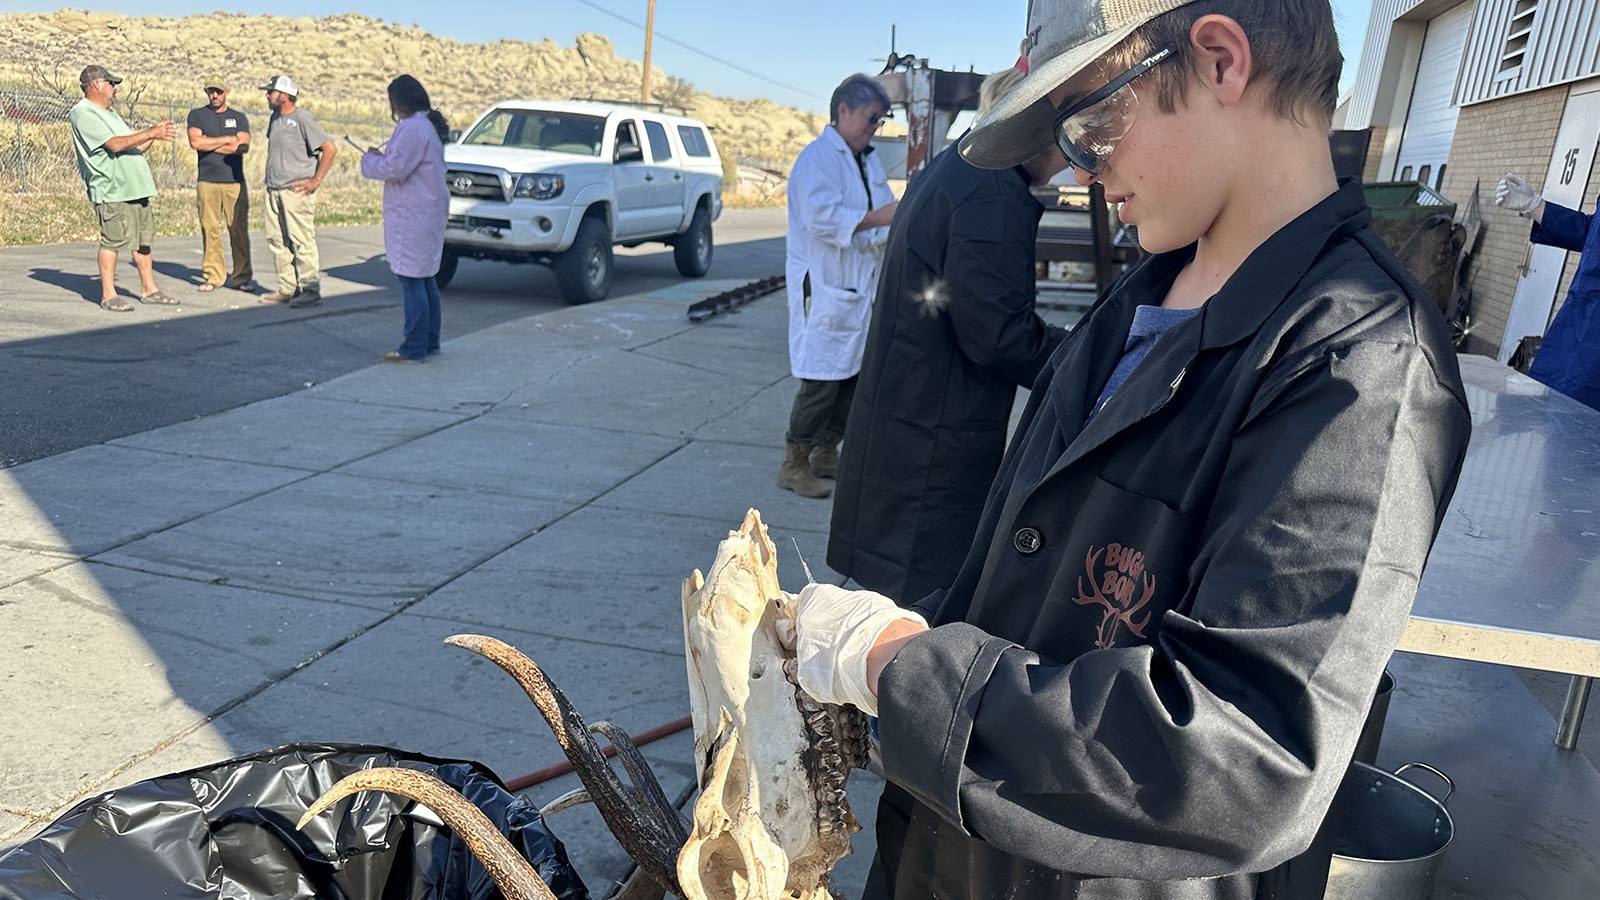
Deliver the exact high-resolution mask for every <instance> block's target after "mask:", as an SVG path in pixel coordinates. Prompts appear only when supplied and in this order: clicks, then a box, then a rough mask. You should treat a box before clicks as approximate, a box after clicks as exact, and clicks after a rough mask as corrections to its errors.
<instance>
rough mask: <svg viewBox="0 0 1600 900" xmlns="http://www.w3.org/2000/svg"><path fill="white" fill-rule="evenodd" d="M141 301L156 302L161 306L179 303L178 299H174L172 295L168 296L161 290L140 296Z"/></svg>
mask: <svg viewBox="0 0 1600 900" xmlns="http://www.w3.org/2000/svg"><path fill="white" fill-rule="evenodd" d="M139 302H140V303H155V304H157V305H160V306H177V305H178V301H176V300H174V299H172V298H171V297H168V296H167V295H166V294H163V293H162V292H160V291H156V292H155V293H154V294H145V295H144V296H143V297H140V298H139Z"/></svg>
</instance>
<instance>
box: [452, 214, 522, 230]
mask: <svg viewBox="0 0 1600 900" xmlns="http://www.w3.org/2000/svg"><path fill="white" fill-rule="evenodd" d="M445 227H446V228H464V229H466V230H468V231H477V230H479V229H482V228H496V229H499V230H501V231H510V230H511V220H510V219H490V218H485V217H483V216H460V215H452V216H449V217H448V218H446V220H445Z"/></svg>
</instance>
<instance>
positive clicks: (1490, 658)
mask: <svg viewBox="0 0 1600 900" xmlns="http://www.w3.org/2000/svg"><path fill="white" fill-rule="evenodd" d="M1460 359H1461V376H1462V380H1463V381H1464V382H1465V383H1466V388H1467V402H1468V405H1469V406H1470V407H1471V409H1472V443H1471V444H1470V445H1469V447H1468V449H1467V459H1466V463H1465V465H1464V466H1463V467H1462V470H1461V481H1460V483H1459V484H1458V485H1457V487H1456V494H1455V499H1454V500H1452V501H1451V503H1450V509H1449V510H1448V512H1447V513H1446V515H1445V521H1444V525H1443V527H1442V528H1441V529H1440V530H1439V538H1438V540H1437V541H1435V543H1434V545H1433V552H1432V553H1431V554H1429V556H1428V564H1427V567H1426V569H1425V570H1424V571H1423V574H1422V583H1421V584H1420V585H1419V586H1418V588H1417V600H1416V604H1415V606H1413V607H1412V610H1411V621H1410V622H1409V623H1408V624H1407V626H1406V630H1405V634H1404V635H1403V636H1402V637H1401V639H1400V649H1401V650H1409V651H1412V652H1415V653H1426V654H1431V655H1434V656H1448V657H1453V658H1455V659H1468V660H1477V661H1480V662H1489V663H1499V664H1502V665H1510V666H1519V667H1523V668H1529V669H1539V670H1542V671H1546V672H1564V673H1569V674H1571V675H1573V676H1574V677H1573V679H1572V684H1571V686H1570V687H1569V688H1568V690H1567V700H1566V706H1565V708H1564V709H1563V711H1562V716H1561V725H1560V728H1559V730H1558V731H1557V734H1556V744H1558V745H1559V746H1561V747H1563V748H1566V749H1569V750H1570V749H1572V748H1573V747H1574V746H1575V745H1576V744H1577V740H1578V729H1579V726H1580V724H1581V722H1582V720H1583V714H1584V708H1585V706H1586V705H1587V703H1588V696H1589V686H1590V679H1591V678H1594V677H1597V676H1600V412H1596V411H1595V410H1592V409H1590V408H1588V407H1587V406H1584V405H1583V404H1581V403H1578V402H1577V401H1576V400H1573V399H1571V398H1569V397H1566V396H1565V395H1562V394H1559V393H1557V392H1555V391H1552V390H1549V389H1548V388H1546V387H1545V386H1544V385H1542V384H1539V383H1538V382H1536V381H1534V380H1533V379H1531V378H1528V377H1527V376H1524V375H1522V374H1520V373H1518V372H1517V371H1515V370H1514V369H1511V368H1508V367H1506V366H1503V365H1500V364H1499V363H1496V362H1495V361H1494V360H1492V359H1490V358H1488V357H1483V356H1462V357H1461V358H1460Z"/></svg>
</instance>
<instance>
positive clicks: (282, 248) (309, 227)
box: [267, 188, 322, 294]
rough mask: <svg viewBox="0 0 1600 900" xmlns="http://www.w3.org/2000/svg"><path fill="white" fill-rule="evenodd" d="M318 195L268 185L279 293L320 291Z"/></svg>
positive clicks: (270, 241)
mask: <svg viewBox="0 0 1600 900" xmlns="http://www.w3.org/2000/svg"><path fill="white" fill-rule="evenodd" d="M316 219H317V195H316V194H314V193H312V194H296V193H295V192H294V191H291V190H289V189H288V188H284V189H282V190H279V189H277V188H267V246H268V247H271V248H272V258H273V260H274V261H275V262H276V263H277V266H278V293H280V294H295V293H299V292H300V291H320V290H321V289H322V272H321V271H320V269H319V268H318V262H319V261H318V259H317V223H316Z"/></svg>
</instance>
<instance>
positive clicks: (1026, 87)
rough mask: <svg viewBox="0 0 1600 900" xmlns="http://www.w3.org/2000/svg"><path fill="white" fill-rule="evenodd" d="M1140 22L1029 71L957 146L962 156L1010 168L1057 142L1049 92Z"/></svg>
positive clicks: (977, 162)
mask: <svg viewBox="0 0 1600 900" xmlns="http://www.w3.org/2000/svg"><path fill="white" fill-rule="evenodd" d="M1139 24H1142V23H1135V24H1131V25H1128V26H1126V27H1124V28H1119V29H1117V30H1116V31H1112V32H1107V33H1106V34H1103V35H1101V36H1099V37H1097V38H1095V39H1093V40H1090V41H1086V42H1084V43H1082V44H1079V45H1078V46H1076V47H1073V48H1072V49H1071V50H1068V51H1067V52H1066V53H1062V54H1058V55H1057V56H1055V57H1052V58H1051V59H1049V60H1047V61H1045V62H1042V63H1040V64H1038V65H1036V66H1035V65H1031V64H1030V67H1029V71H1028V75H1027V77H1025V78H1023V79H1022V80H1021V81H1019V82H1017V86H1016V87H1014V88H1012V89H1011V91H1010V92H1009V93H1007V94H1006V95H1005V96H1004V97H1002V98H1001V99H1000V102H999V103H996V104H995V105H994V108H993V109H991V110H989V114H988V115H986V116H984V117H983V118H982V119H980V120H978V124H976V125H974V126H973V128H972V130H971V131H969V132H968V133H967V134H966V136H965V137H963V138H962V139H961V143H960V144H958V145H957V149H958V150H959V151H960V153H961V156H962V158H963V159H965V160H966V161H967V162H969V163H972V164H973V165H975V166H977V167H978V168H980V169H1008V168H1010V167H1012V166H1014V165H1017V164H1019V163H1023V162H1026V161H1028V160H1030V159H1032V158H1034V157H1035V156H1038V155H1039V154H1040V153H1043V152H1044V151H1045V150H1048V149H1049V148H1050V146H1051V145H1052V144H1054V143H1055V140H1056V139H1055V135H1054V134H1053V129H1054V127H1055V123H1056V115H1057V112H1058V111H1057V109H1056V107H1055V106H1054V105H1053V104H1052V103H1051V102H1050V92H1051V91H1053V90H1055V89H1056V88H1058V87H1060V86H1061V85H1062V83H1064V82H1065V81H1066V80H1067V79H1069V78H1071V77H1072V76H1074V75H1076V74H1078V73H1079V72H1081V71H1083V69H1084V67H1085V66H1088V65H1089V64H1090V63H1092V62H1094V61H1095V60H1097V59H1099V58H1100V57H1101V56H1104V55H1105V53H1106V51H1108V50H1110V49H1111V48H1112V47H1115V46H1116V45H1117V44H1118V43H1120V42H1121V41H1122V40H1123V39H1124V38H1126V37H1127V36H1128V35H1130V34H1132V33H1133V31H1134V29H1135V28H1137V27H1138V26H1139Z"/></svg>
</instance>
